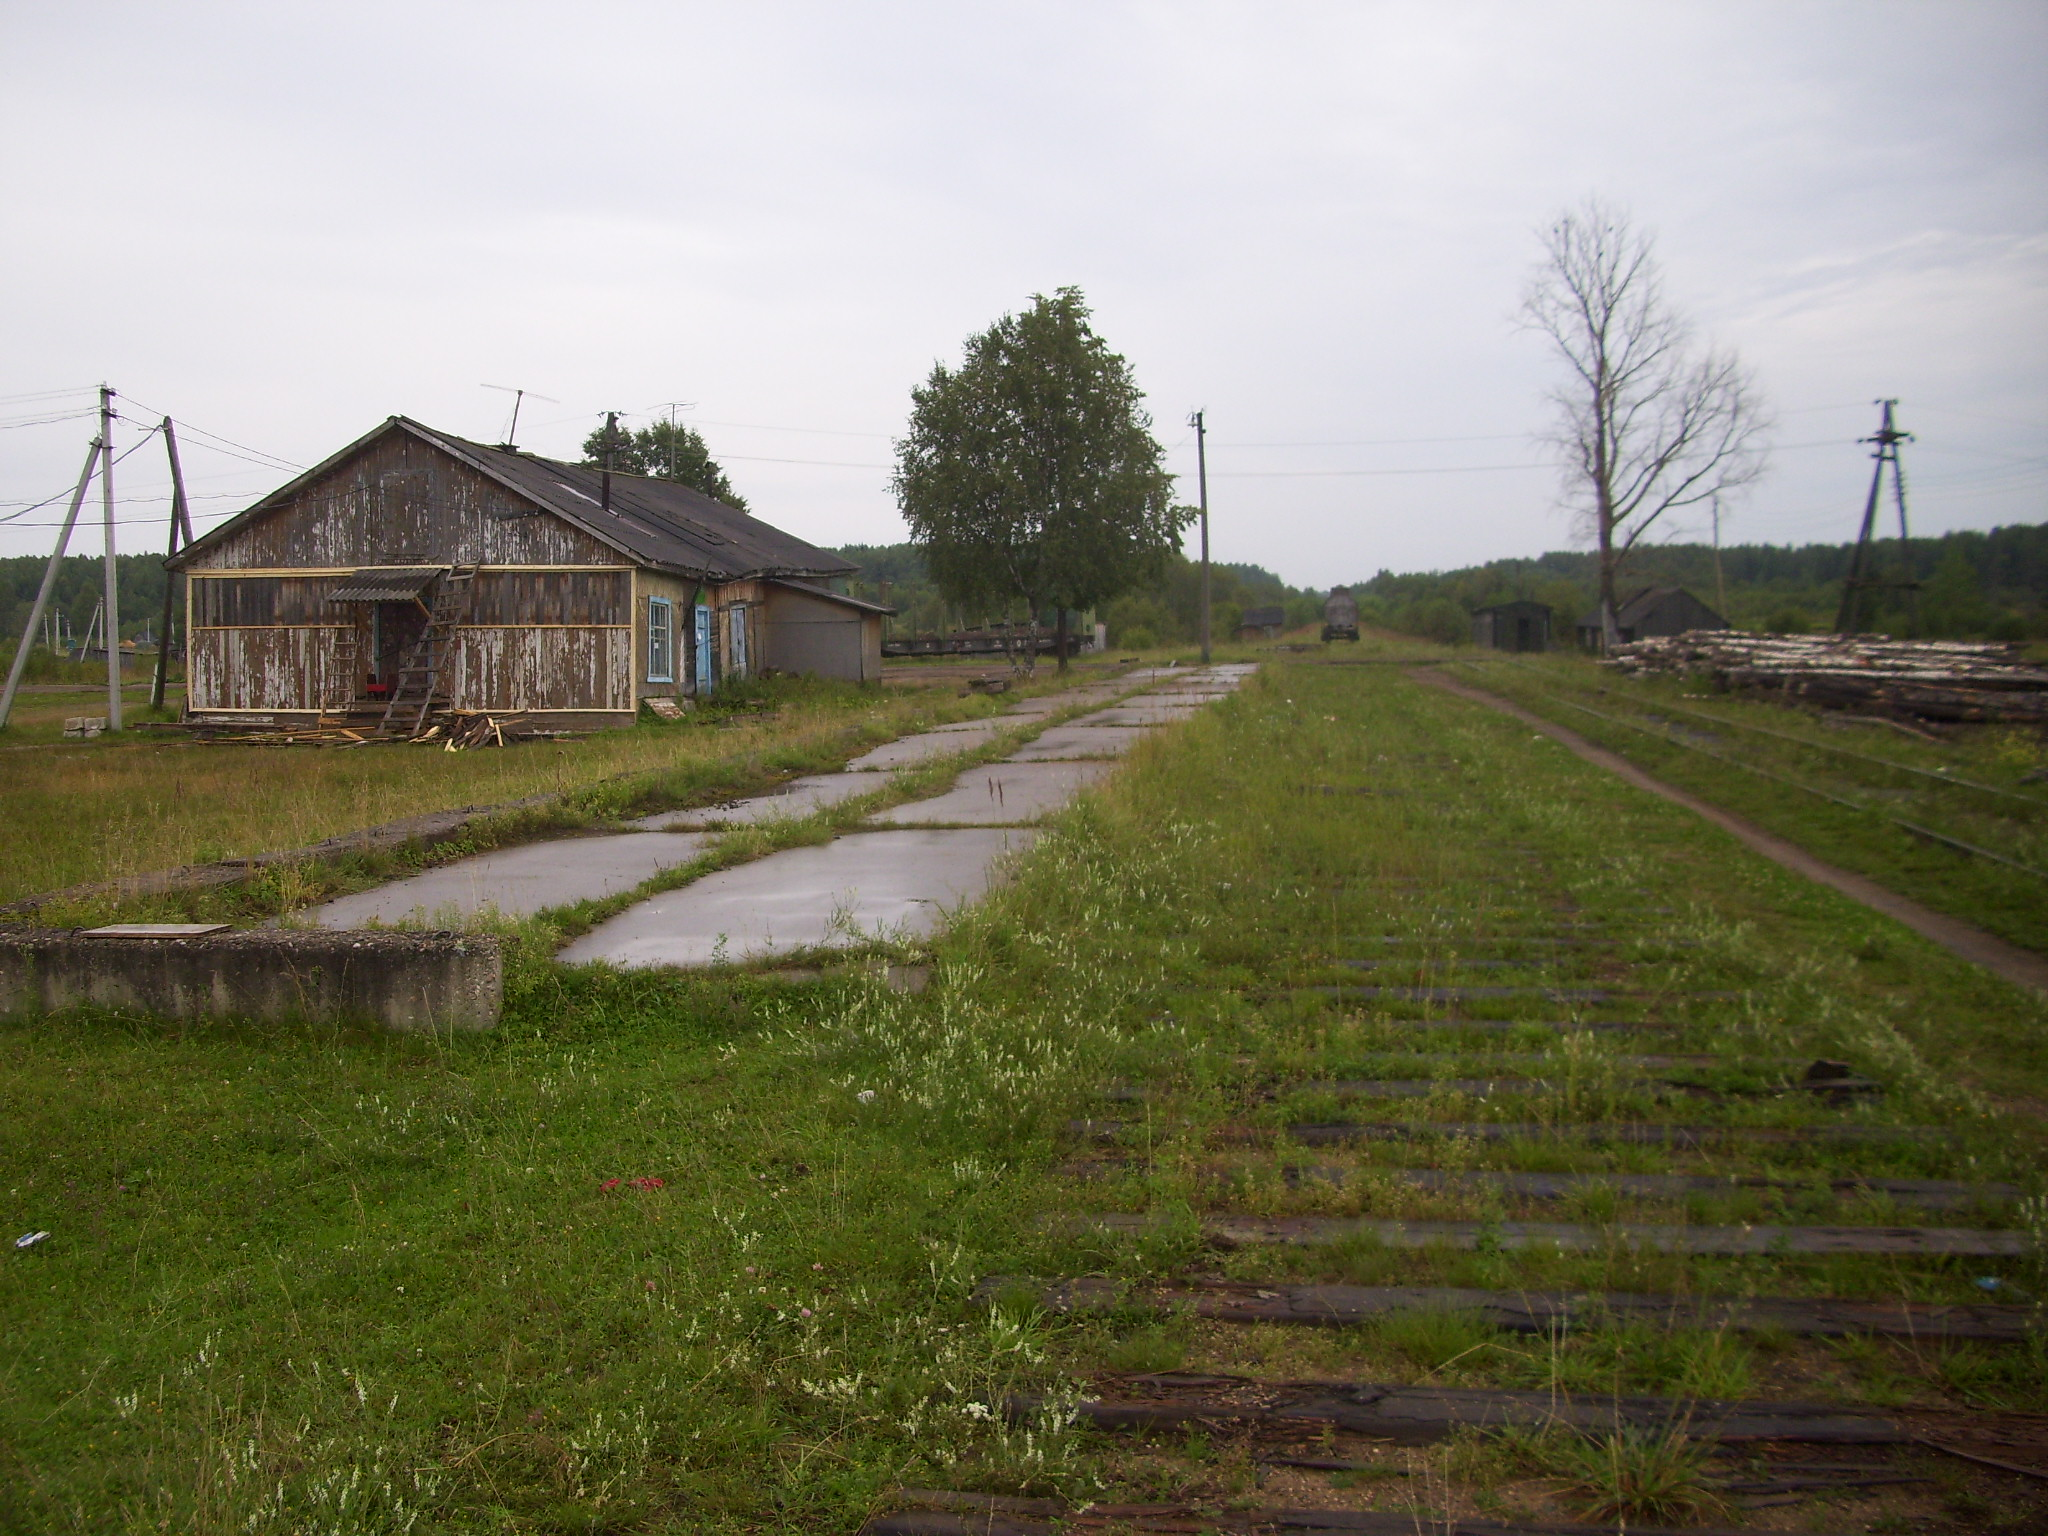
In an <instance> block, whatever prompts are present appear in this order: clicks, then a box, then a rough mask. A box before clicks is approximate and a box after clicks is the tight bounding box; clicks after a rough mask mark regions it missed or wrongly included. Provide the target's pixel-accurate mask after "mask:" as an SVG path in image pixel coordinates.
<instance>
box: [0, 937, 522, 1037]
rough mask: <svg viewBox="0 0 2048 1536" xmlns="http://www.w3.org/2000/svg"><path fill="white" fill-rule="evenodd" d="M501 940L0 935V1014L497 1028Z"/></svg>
mask: <svg viewBox="0 0 2048 1536" xmlns="http://www.w3.org/2000/svg"><path fill="white" fill-rule="evenodd" d="M504 985H505V965H504V954H503V951H502V949H501V947H500V945H499V943H498V940H497V939H496V938H493V937H490V936H488V935H481V934H467V933H346V934H336V933H305V932H302V931H299V930H295V929H285V928H259V929H254V930H243V931H239V932H235V931H230V932H225V933H207V934H196V935H187V936H183V937H173V936H165V935H158V936H155V937H149V938H132V937H120V936H99V937H93V936H88V935H86V934H81V933H73V932H70V931H68V930H64V929H36V928H5V929H0V1015H4V1016H13V1017H22V1016H30V1017H32V1016H35V1015H38V1014H44V1013H51V1012H54V1011H56V1010H58V1009H61V1008H77V1007H86V1006H91V1007H98V1008H116V1009H120V1010H122V1011H123V1012H129V1013H140V1014H148V1015H151V1016H154V1017H157V1018H168V1019H252V1020H255V1021H258V1022H261V1023H289V1022H305V1023H315V1024H369V1025H373V1026H375V1027H377V1028H381V1029H395V1030H426V1029H490V1028H492V1027H493V1026H494V1025H496V1023H497V1022H498V1015H499V1011H500V1008H501V1006H502V1003H503V998H504Z"/></svg>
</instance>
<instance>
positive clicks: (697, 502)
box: [172, 416, 860, 581]
mask: <svg viewBox="0 0 2048 1536" xmlns="http://www.w3.org/2000/svg"><path fill="white" fill-rule="evenodd" d="M394 431H396V432H406V433H409V434H411V435H412V436H414V437H417V438H420V439H421V440H422V441H425V442H428V443H431V444H433V445H434V446H435V447H437V448H439V449H441V450H442V451H443V452H444V453H447V454H449V455H450V456H452V457H454V458H456V459H459V460H461V461H462V462H464V463H466V464H468V465H469V466H470V467H471V468H472V469H475V470H477V471H478V472H479V473H481V474H484V475H488V476H489V477H490V478H491V479H493V480H496V481H497V482H498V483H499V484H500V485H503V486H505V487H506V488H507V489H509V490H512V491H515V492H517V493H518V494H519V495H520V496H522V497H524V498H526V499H527V500H529V501H531V502H534V503H535V504H537V505H539V506H541V507H544V508H546V509H547V510H548V511H550V512H552V513H554V514H555V515H556V516H557V517H559V518H561V519H562V520H563V521H564V522H567V523H570V524H573V525H574V526H576V527H578V528H580V529H582V530H583V531H584V532H585V533H587V534H589V535H590V536H591V537H592V538H595V539H598V540H600V541H601V542H603V543H605V544H609V545H610V546H611V547H612V548H614V549H616V550H618V551H619V552H620V553H621V554H624V555H627V556H629V557H631V558H632V559H633V560H635V561H636V562H638V563H639V564H642V565H647V566H652V567H654V568H656V569H658V570H665V571H673V572H677V573H680V574H683V575H688V576H694V577H707V578H709V579H711V580H714V581H732V580H736V579H738V578H740V577H743V576H799V577H806V576H807V577H812V578H821V577H830V576H845V575H849V574H851V573H852V572H854V571H857V570H859V569H860V567H859V566H857V565H855V564H854V563H853V562H852V561H850V560H847V559H846V558H845V557H844V556H841V555H836V554H833V553H832V552H831V551H830V550H825V549H820V548H818V547H817V546H816V545H815V544H808V543H806V542H805V541H804V540H802V539H800V538H798V537H796V535H794V534H790V533H784V532H783V531H782V530H781V529H780V528H774V527H770V526H769V525H768V524H767V523H764V522H762V521H761V520H760V519H759V518H758V517H750V516H749V515H748V514H746V513H745V512H742V511H740V510H739V509H738V508H737V507H728V506H727V505H726V504H725V503H724V502H722V501H714V500H712V499H711V498H710V497H709V496H706V495H705V494H704V493H703V492H702V491H697V490H692V489H691V488H690V487H689V486H687V485H677V484H676V483H674V482H673V481H668V480H652V479H649V478H647V477H646V476H644V475H625V474H617V473H614V474H613V475H612V494H611V508H610V510H609V511H607V510H606V509H605V507H604V505H603V474H602V472H601V471H599V470H595V469H587V468H585V467H584V466H582V465H580V464H564V463H562V462H561V461H559V460H556V459H543V458H538V457H536V456H535V455H533V454H530V453H517V452H514V451H512V450H510V449H506V448H493V447H490V446H488V445H486V444H484V443H472V442H470V441H469V440H468V439H466V438H460V437H454V436H451V435H450V434H448V433H446V432H436V431H435V430H434V429H433V428H431V427H424V426H421V425H420V424H419V423H418V422H416V421H411V420H408V419H407V418H406V417H403V416H393V417H392V418H391V419H390V420H388V421H386V422H385V423H384V424H383V425H382V426H380V427H378V428H377V429H376V430H375V431H372V432H370V433H368V434H367V435H365V436H364V437H361V438H359V439H357V440H356V441H355V442H353V443H351V444H349V445H348V447H346V448H344V449H342V450H341V452H340V453H337V454H335V455H334V456H333V457H332V458H330V459H328V460H326V461H325V462H324V463H321V464H318V465H315V466H314V467H313V468H312V469H310V470H308V471H307V472H306V473H305V474H303V475H301V476H299V477H298V479H296V480H294V481H292V482H291V483H290V484H289V485H284V486H280V487H279V488H278V489H277V490H275V491H272V492H271V493H270V494H269V495H268V496H266V497H264V498H263V499H262V500H261V501H259V502H257V503H256V504H255V505H254V506H252V507H250V508H249V509H248V510H247V511H246V512H243V513H242V514H241V515H240V516H238V517H235V518H231V519H230V520H229V521H227V522H225V523H223V524H222V525H221V526H220V527H218V528H216V529H214V530H213V531H212V532H211V533H209V534H207V535H206V536H205V537H204V538H201V539H199V540H197V541H195V542H194V543H193V544H191V545H189V546H187V549H186V550H185V551H184V552H183V553H181V554H180V555H179V556H178V558H177V559H176V560H175V561H173V562H172V564H173V565H174V566H176V565H179V564H182V563H183V562H184V560H185V558H186V557H187V556H188V555H189V554H190V553H191V552H192V551H194V550H197V549H199V548H201V547H202V546H210V545H213V544H216V543H219V542H220V541H221V540H222V539H224V538H226V537H229V536H231V535H232V534H233V533H234V532H236V531H238V530H239V529H241V528H242V527H244V526H246V525H247V524H248V523H249V522H251V521H253V520H254V519H255V518H257V517H258V516H260V515H262V513H264V512H265V511H267V510H269V509H270V508H271V507H273V506H276V505H278V504H279V503H282V502H284V501H288V500H289V499H290V498H291V496H292V494H293V493H294V492H296V491H297V490H298V489H299V487H300V486H301V485H303V484H305V483H306V482H308V481H310V480H312V479H314V478H316V477H317V476H319V475H322V474H324V473H326V472H327V471H328V470H329V469H331V468H333V467H334V466H335V465H336V464H337V463H338V462H340V461H341V460H342V459H345V458H346V457H348V456H349V455H350V454H353V453H354V452H356V451H357V450H358V449H360V448H362V447H364V446H366V445H367V444H369V443H370V442H371V441H373V440H374V439H376V438H378V437H381V436H382V435H383V434H385V433H386V432H394Z"/></svg>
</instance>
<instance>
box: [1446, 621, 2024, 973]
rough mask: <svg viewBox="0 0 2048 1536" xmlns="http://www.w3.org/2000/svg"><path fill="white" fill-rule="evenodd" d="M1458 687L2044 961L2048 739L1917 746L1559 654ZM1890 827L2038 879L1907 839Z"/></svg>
mask: <svg viewBox="0 0 2048 1536" xmlns="http://www.w3.org/2000/svg"><path fill="white" fill-rule="evenodd" d="M1455 672H1456V674H1457V675H1462V676H1465V677H1467V678H1469V679H1471V680H1472V681H1475V682H1478V683H1480V684H1481V685H1482V686H1485V687H1487V688H1490V689H1492V690H1494V691H1496V692H1498V693H1501V694H1503V695H1505V696H1506V697H1509V698H1512V699H1514V700H1516V701H1517V702H1518V703H1521V704H1524V705H1526V706H1528V707H1529V708H1531V709H1533V710H1535V711H1536V712H1537V713H1539V714H1541V715H1543V716H1545V717H1546V718H1548V719H1551V720H1555V721H1556V722H1557V723H1558V724H1560V725H1564V726H1568V727H1570V728H1571V729H1572V730H1575V731H1577V732H1578V733H1579V734H1580V735H1582V736H1586V737H1588V738H1590V739H1592V740H1594V741H1597V742H1599V743H1600V744H1601V745H1602V746H1604V747H1607V748H1609V749H1610V750H1612V751H1615V752H1618V753H1620V754H1621V755H1622V756H1624V757H1626V758H1628V759H1629V760H1630V761H1632V762H1635V763H1638V764H1640V765H1641V766H1642V767H1644V768H1645V769H1647V770H1649V771H1650V772H1652V773H1654V774H1657V775H1658V776H1659V777H1661V778H1663V779H1666V780H1668V781H1669V782H1670V783H1673V784H1676V785H1679V786H1681V787H1682V788H1685V789H1689V790H1691V791H1693V792H1694V793H1695V794H1699V795H1702V796H1704V797H1705V798H1707V799H1709V800H1712V801H1713V802H1714V803H1715V804H1717V805H1722V806H1725V807H1727V808H1728V809H1729V810H1732V811H1735V812H1737V813H1738V814H1740V815H1743V816H1747V817H1749V818H1750V819H1751V820H1753V821H1755V822H1757V823H1758V824H1759V825H1761V826H1764V827H1766V828H1768V829H1769V830H1771V831H1773V832H1776V833H1778V834H1779V835H1780V836H1783V837H1786V838H1788V839H1790V840H1791V841H1793V842H1795V843H1798V844H1799V845H1800V846H1801V847H1803V848H1806V849H1808V850H1809V851H1810V852H1812V853H1814V854H1817V855H1818V856H1819V857H1821V858H1823V859H1827V860H1829V861H1830V862H1832V863H1835V864H1839V865H1841V866H1842V867H1843V868H1845V869H1852V870H1855V871H1856V872H1857V873H1859V874H1863V875H1868V876H1869V877H1870V878H1872V879H1874V880H1876V881H1878V882H1879V883H1880V884H1882V885H1886V886H1889V887H1890V888H1891V889H1893V890H1895V891H1898V892H1900V893H1901V894H1903V895H1906V896H1910V897H1911V898H1913V899H1914V900H1915V901H1919V902H1922V903H1924V904H1926V905H1928V906H1931V907H1933V908H1935V909H1936V910H1938V911H1943V912H1948V913H1950V914H1952V915H1954V916H1956V917H1960V918H1963V919H1965V920H1966V921H1969V922H1973V923H1976V924H1978V925H1979V926H1980V927H1983V928H1985V929H1987V930H1989V931H1990V932H1992V933H1996V934H1998V935H1999V936H2001V937H2002V938H2005V939H2009V940H2011V941H2012V942H2013V943H2015V944H2019V945H2022V946H2024V947H2026V948H2030V949H2034V950H2038V951H2048V785H2044V784H2042V783H2039V782H2034V783H2029V782H2027V780H2026V776H2027V775H2028V774H2030V773H2036V772H2039V771H2041V770H2043V769H2048V734H2044V733H2043V732H2041V731H2040V730H2038V729H2035V730H2029V729H2027V728H2024V727H2020V726H1971V727H1964V728H1962V729H1961V730H1960V731H1959V732H1958V733H1957V734H1955V735H1954V736H1953V737H1951V738H1949V739H1946V740H1941V741H1922V740H1917V739H1915V738H1913V737H1911V736H1908V735H1904V734H1901V733H1897V732H1893V731H1889V730H1885V729H1882V728H1878V727H1867V726H1866V727H1862V728H1855V727H1852V726H1849V725H1844V724H1842V723H1840V722H1841V719H1842V717H1841V716H1839V715H1831V714H1829V713H1827V712H1825V711H1805V710H1800V709H1796V708H1787V707H1786V706H1785V705H1784V704H1782V703H1778V702H1775V701H1772V700H1770V699H1768V698H1764V697H1740V696H1734V695H1728V694H1715V693H1713V692H1712V689H1711V684H1710V683H1708V682H1705V681H1703V680H1700V679H1694V678H1677V677H1664V676H1654V677H1642V678H1628V677H1624V676H1622V675H1620V674H1618V673H1616V672H1613V671H1611V670H1608V669H1605V668H1601V667H1599V666H1597V665H1595V664H1594V663H1593V662H1591V661H1589V660H1587V659H1585V658H1582V657H1577V656H1571V655H1564V654H1560V655H1554V656H1545V657H1541V658H1499V659H1487V658H1484V657H1483V654H1475V655H1474V656H1472V657H1468V658H1465V659H1461V661H1460V662H1459V664H1458V666H1457V667H1456V669H1455ZM1575 706H1576V707H1575ZM1589 710H1590V711H1597V712H1598V713H1597V714H1595V713H1588V711H1589ZM1602 716H1605V717H1608V718H1601V717H1602ZM1766 733H1770V734H1766ZM1787 738H1790V739H1787ZM1707 753H1715V754H1719V755H1720V757H1721V758H1724V759H1732V760H1734V761H1736V762H1740V763H1743V764H1747V765H1749V766H1750V767H1751V768H1753V769H1756V770H1761V772H1750V771H1744V769H1742V768H1735V767H1730V766H1729V765H1728V763H1727V762H1725V761H1717V760H1716V758H1715V757H1712V756H1708V755H1706V754H1707ZM1765 775H1772V776H1773V777H1766V776H1765ZM1936 776H1943V777H1947V778H1948V779H1950V780H1951V781H1952V782H1949V783H1940V782H1936ZM1964 780H1967V781H1969V782H1968V783H1964V782H1960V781H1964ZM1787 781H1790V782H1787ZM1795 785H1805V786H1808V788H1807V789H1801V788H1797V787H1795ZM1973 786H1983V787H1981V788H1979V787H1973ZM1809 790H1818V791H1821V792H1823V793H1824V794H1826V795H1831V796H1834V797H1835V799H1833V800H1830V799H1826V798H1822V795H1821V794H1814V793H1810V792H1809ZM1991 791H2003V793H1992V792H1991ZM1837 801H1847V802H1849V804H1847V805H1844V804H1839V803H1837ZM1899 821H1906V822H1911V823H1913V824H1914V825H1916V826H1921V827H1925V828H1927V829H1928V830H1929V831H1932V832H1937V833H1941V834H1943V835H1946V836H1948V837H1952V838H1956V839H1958V840H1960V841H1962V842H1965V843H1970V844H1973V845H1975V846H1976V847H1979V848H1983V849H1987V850H1989V851H1990V852H1992V853H1995V854H1998V855H2000V856H2002V857H2004V858H2006V859H2010V860H2013V861H2015V862H2017V863H2019V864H2022V865H2026V866H2028V867H2029V868H2031V869H2033V870H2035V871H2039V873H2038V874H2033V875H2030V874H2027V873H2025V872H2023V871H2021V870H2017V869H2013V868H2011V867H2009V866H2007V865H2003V864H2000V863H1998V862H1997V861H1996V860H1993V859H1986V858H1982V857H1977V856H1973V855H1971V854H1968V853H1965V852H1962V851H1959V850H1957V849H1955V848H1952V847H1949V846H1945V845H1943V844H1941V843H1939V842H1936V841H1933V840H1930V839H1928V838H1925V837H1921V836H1916V835H1915V834H1913V833H1912V832H1910V831H1908V830H1906V829H1905V828H1902V827H1900V826H1899V825H1897V823H1898V822H1899ZM1858 958H1859V959H1861V960H1863V961H1864V962H1865V963H1868V964H1874V965H1875V964H1882V963H1884V961H1885V959H1886V958H1887V956H1886V946H1885V944H1884V943H1883V941H1878V942H1877V943H1875V944H1874V945H1872V946H1870V947H1869V952H1868V953H1867V954H1859V956H1858Z"/></svg>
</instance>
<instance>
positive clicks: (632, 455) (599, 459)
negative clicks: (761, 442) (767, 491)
mask: <svg viewBox="0 0 2048 1536" xmlns="http://www.w3.org/2000/svg"><path fill="white" fill-rule="evenodd" d="M604 448H605V443H604V428H603V427H599V428H598V429H597V430H596V431H595V432H593V433H591V434H590V436H588V437H586V438H585V439H584V440H583V462H584V463H585V464H586V465H587V466H589V467H590V468H592V469H602V468H604ZM612 469H613V471H614V472H616V473H618V474H622V475H646V476H648V477H649V478H651V479H655V480H673V481H676V482H677V483H678V484H681V485H687V486H689V487H690V488H691V489H692V490H697V491H702V492H703V493H704V494H705V495H706V496H709V497H710V498H711V499H712V500H713V501H722V502H724V503H725V504H726V505H727V506H728V507H736V508H738V509H739V510H740V511H742V512H744V511H746V510H747V498H746V497H744V496H742V495H741V494H740V493H739V492H738V491H736V490H734V489H733V488H732V482H731V481H730V480H728V479H726V477H725V471H724V470H723V469H721V468H720V467H719V465H718V461H717V460H716V459H714V458H712V457H711V450H710V449H709V448H708V447H706V446H705V443H704V437H703V434H701V433H700V432H698V430H697V429H696V428H695V427H693V426H690V425H689V424H688V423H687V422H680V421H679V422H674V423H670V422H666V421H657V422H656V423H654V425H653V426H651V427H642V428H640V430H639V431H637V432H628V431H626V430H624V429H623V428H622V429H621V430H620V431H619V434H618V437H617V438H616V440H615V441H614V442H613V444H612Z"/></svg>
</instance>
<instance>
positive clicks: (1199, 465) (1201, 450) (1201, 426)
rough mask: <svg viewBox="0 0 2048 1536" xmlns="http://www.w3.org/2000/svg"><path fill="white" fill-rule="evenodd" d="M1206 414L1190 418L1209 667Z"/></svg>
mask: <svg viewBox="0 0 2048 1536" xmlns="http://www.w3.org/2000/svg"><path fill="white" fill-rule="evenodd" d="M1205 416H1206V413H1205V412H1202V411H1196V412H1195V413H1194V415H1192V416H1190V417H1189V418H1188V425H1189V426H1191V427H1193V428H1194V429H1195V484H1196V486H1197V488H1198V490H1199V493H1200V498H1201V504H1202V665H1203V666H1205V667H1206V666H1207V665H1209V443H1208V426H1207V424H1206V421H1205Z"/></svg>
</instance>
